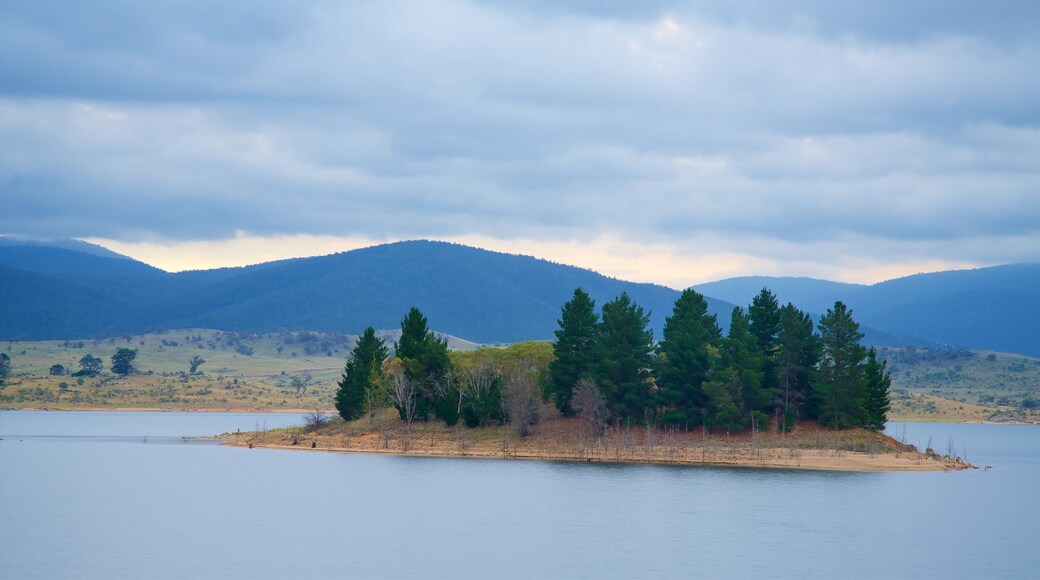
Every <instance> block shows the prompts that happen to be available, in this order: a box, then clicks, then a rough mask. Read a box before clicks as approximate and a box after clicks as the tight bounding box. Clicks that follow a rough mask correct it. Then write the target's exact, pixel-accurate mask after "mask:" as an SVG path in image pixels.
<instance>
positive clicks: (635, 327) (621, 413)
mask: <svg viewBox="0 0 1040 580" xmlns="http://www.w3.org/2000/svg"><path fill="white" fill-rule="evenodd" d="M649 324H650V317H649V316H648V315H647V314H645V313H644V312H643V308H642V307H640V306H639V305H638V304H635V303H634V302H632V300H631V299H630V298H629V297H628V294H627V293H625V292H622V293H621V296H618V297H617V298H615V299H614V300H612V301H610V302H607V303H606V304H604V305H603V322H601V323H600V330H599V332H598V333H597V335H596V348H595V353H596V376H595V380H596V382H597V383H598V384H599V386H600V389H601V390H602V391H603V398H604V400H605V401H606V403H607V408H608V409H609V410H610V412H611V414H612V415H613V416H614V417H616V418H618V419H619V420H622V421H626V422H633V421H635V422H639V421H644V420H646V418H647V413H648V412H650V411H652V404H651V403H652V401H651V396H650V382H651V369H652V368H653V365H654V358H653V348H654V346H653V345H654V337H653V331H651V330H650V329H649V328H648V326H649Z"/></svg>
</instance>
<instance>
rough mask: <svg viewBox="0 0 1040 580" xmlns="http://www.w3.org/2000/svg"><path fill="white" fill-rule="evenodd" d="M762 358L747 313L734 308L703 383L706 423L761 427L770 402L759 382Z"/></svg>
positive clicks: (721, 426)
mask: <svg viewBox="0 0 1040 580" xmlns="http://www.w3.org/2000/svg"><path fill="white" fill-rule="evenodd" d="M764 358H765V357H764V356H763V355H762V352H761V351H760V350H759V347H758V341H757V339H756V337H755V334H754V333H753V332H752V327H751V322H750V318H749V316H748V315H747V314H745V313H744V311H743V310H741V309H740V308H734V309H733V313H732V315H731V316H730V327H729V335H728V336H727V337H726V339H725V340H724V341H723V343H722V351H721V356H720V357H719V362H718V365H717V368H716V369H715V371H714V372H713V373H712V380H711V381H709V382H707V383H706V384H705V385H704V390H705V394H706V396H707V399H708V401H707V406H706V412H705V414H706V420H707V424H708V426H710V427H711V428H712V429H721V430H724V431H727V432H730V431H739V430H741V429H745V428H747V427H751V426H754V427H756V428H759V429H761V428H762V426H763V425H762V423H763V418H764V417H767V415H765V413H764V412H763V409H765V408H767V407H768V405H769V403H770V402H771V398H770V392H769V391H768V390H767V389H766V388H765V387H763V386H762V363H763V360H764Z"/></svg>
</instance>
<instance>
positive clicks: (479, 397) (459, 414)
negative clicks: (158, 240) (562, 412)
mask: <svg viewBox="0 0 1040 580" xmlns="http://www.w3.org/2000/svg"><path fill="white" fill-rule="evenodd" d="M393 351H394V352H393V356H391V355H390V353H389V349H388V348H387V346H386V343H385V342H384V341H383V340H382V339H381V338H379V337H378V336H376V331H375V329H374V328H372V327H369V328H366V329H365V331H364V332H363V333H362V335H361V336H360V337H359V338H358V341H357V343H356V345H355V347H354V349H353V351H352V352H351V354H350V357H349V359H348V360H347V363H346V366H345V368H344V371H343V375H342V377H341V380H340V381H339V388H338V389H337V391H336V410H337V411H338V412H339V415H340V416H341V417H342V418H343V419H344V420H346V421H352V420H355V419H358V418H360V417H362V416H364V415H366V414H368V415H370V416H372V415H374V414H375V413H376V412H377V411H378V410H379V409H380V408H382V407H384V406H388V405H392V406H393V407H394V408H395V409H396V410H397V412H398V415H399V416H400V418H401V420H402V421H403V422H404V423H405V424H407V425H411V424H412V423H414V422H417V421H429V420H433V419H439V420H442V421H444V422H445V424H447V425H455V424H457V423H458V422H459V421H460V420H461V421H462V422H463V423H464V424H465V425H466V426H468V427H482V426H488V425H500V424H505V423H509V424H511V425H514V426H515V427H516V430H517V433H518V434H519V435H521V436H524V435H526V434H528V433H529V431H530V426H531V425H533V424H535V423H536V422H537V421H538V415H539V406H540V403H541V401H542V390H541V386H542V384H544V383H545V375H546V371H545V369H546V368H547V366H548V360H549V358H550V357H551V352H550V348H549V345H548V344H541V345H538V344H533V343H520V344H516V345H513V346H511V347H509V348H506V349H481V350H478V351H475V352H468V353H449V352H448V344H447V342H446V341H445V340H443V339H441V338H438V337H437V336H436V335H435V334H434V332H433V331H431V330H430V329H429V325H428V322H427V319H426V317H425V316H423V314H422V312H420V311H419V309H418V308H412V309H411V310H410V311H409V312H408V314H406V315H405V317H404V319H403V320H402V321H401V336H400V338H399V339H398V341H397V343H396V344H395V345H394V349H393Z"/></svg>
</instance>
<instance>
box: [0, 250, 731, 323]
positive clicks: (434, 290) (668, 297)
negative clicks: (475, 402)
mask: <svg viewBox="0 0 1040 580" xmlns="http://www.w3.org/2000/svg"><path fill="white" fill-rule="evenodd" d="M77 254H78V255H77ZM29 255H31V256H32V258H31V259H27V258H26V256H29ZM98 260H101V261H102V262H98ZM106 260H107V261H106ZM0 264H7V265H8V266H7V267H6V268H5V269H4V271H3V272H0V275H2V276H3V281H2V282H0V337H2V338H23V339H47V338H61V339H65V338H90V337H95V336H105V335H112V334H125V333H135V332H143V331H148V330H153V329H162V328H189V327H191V328H199V327H202V328H215V329H221V330H229V331H240V332H241V331H272V330H277V329H279V328H287V329H298V328H303V329H310V330H324V331H335V332H346V333H359V332H360V331H361V330H363V329H364V328H365V327H366V326H368V325H372V326H375V327H376V328H383V329H390V328H396V327H398V326H399V325H400V321H401V318H402V317H403V316H404V314H405V313H406V312H407V311H408V309H409V308H410V307H411V306H418V307H420V308H421V309H422V310H423V312H424V313H425V314H426V315H427V316H428V317H429V320H430V324H431V326H433V327H434V328H436V329H437V330H439V331H442V332H446V333H448V334H452V335H455V336H460V337H463V338H466V339H468V340H473V341H477V342H483V343H497V342H514V341H520V340H532V339H550V338H552V336H553V330H555V328H556V320H557V318H558V317H559V314H560V308H561V306H562V305H563V303H564V302H566V301H567V300H568V299H570V297H571V294H572V292H573V291H574V288H576V287H578V286H581V287H583V288H585V289H586V291H588V293H589V294H590V295H591V296H592V297H593V298H594V299H595V300H596V302H597V304H598V305H602V304H603V303H604V302H606V301H608V300H611V299H613V298H614V297H616V296H617V295H618V294H620V293H621V292H623V291H624V292H628V293H629V295H630V296H631V297H632V298H633V299H634V300H635V301H636V302H637V303H638V304H640V305H641V306H643V308H644V309H646V310H647V311H649V312H650V313H651V325H652V326H653V327H654V329H655V332H656V335H657V336H660V329H661V327H662V326H663V324H664V318H665V316H667V315H669V314H670V313H671V310H672V306H673V304H674V302H675V299H676V298H677V297H678V295H679V293H678V292H676V291H675V290H672V289H670V288H666V287H663V286H658V285H653V284H637V283H632V282H625V281H622V280H616V279H612V278H608V277H605V276H602V275H600V274H597V273H595V272H592V271H590V270H585V269H581V268H575V267H572V266H563V265H560V264H554V263H551V262H547V261H545V260H538V259H535V258H531V257H527V256H516V255H509V254H501V253H497V252H490V251H486V250H481V249H476V248H470V247H466V246H460V245H455V244H448V243H443V242H426V241H414V242H401V243H395V244H387V245H382V246H375V247H371V248H365V249H361V250H355V251H351V252H344V253H339V254H333V255H329V256H321V257H316V258H300V259H293V260H285V261H280V262H271V263H267V264H260V265H257V266H249V267H244V268H222V269H217V270H207V271H195V272H184V273H177V274H170V273H166V272H162V271H160V270H156V269H154V268H151V267H150V266H147V265H145V264H142V263H140V262H135V261H128V260H125V259H115V258H103V257H99V256H96V255H87V254H84V253H80V252H75V251H71V250H65V249H56V248H32V247H25V246H0ZM30 270H31V271H30ZM708 302H709V308H710V310H711V311H712V312H714V313H718V314H719V322H720V323H724V324H725V323H728V321H729V312H730V310H732V308H733V305H732V304H728V303H725V302H721V301H717V300H712V299H709V301H708Z"/></svg>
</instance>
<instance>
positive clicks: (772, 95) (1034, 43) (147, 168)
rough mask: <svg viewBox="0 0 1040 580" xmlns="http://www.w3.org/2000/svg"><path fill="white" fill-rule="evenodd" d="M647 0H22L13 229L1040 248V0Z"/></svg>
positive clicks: (593, 259)
mask: <svg viewBox="0 0 1040 580" xmlns="http://www.w3.org/2000/svg"><path fill="white" fill-rule="evenodd" d="M630 4H631V3H628V2H618V3H609V2H588V3H583V2H549V1H545V2H529V3H526V4H523V5H521V3H513V4H510V7H508V8H507V7H503V6H501V5H500V3H486V4H484V3H473V2H440V1H438V2H426V1H415V2H377V3H353V2H351V3H341V2H308V3H304V2H292V3H289V2H257V1H248V2H237V3H236V2H208V1H199V2H184V1H179V2H128V1H92V2H77V3H70V2H43V1H40V0H32V1H18V2H11V1H7V0H5V1H3V2H2V3H0V194H2V198H3V203H2V207H3V212H2V215H0V233H6V234H18V235H26V236H36V237H80V238H90V239H98V240H105V241H106V242H109V243H108V245H110V246H115V249H122V250H124V251H128V252H130V253H131V254H133V255H135V256H136V257H139V258H141V259H145V260H146V261H148V260H149V259H150V258H151V261H152V262H153V263H155V262H159V263H158V264H157V265H160V266H163V267H170V268H176V267H206V266H211V265H216V264H214V263H208V262H205V261H190V260H189V261H187V262H186V261H185V260H186V258H182V259H181V260H179V261H178V260H177V259H174V258H162V257H161V256H162V255H166V254H163V252H164V251H165V252H166V253H167V254H168V253H169V252H170V251H173V250H175V249H176V248H181V249H182V250H184V253H185V255H187V254H188V253H189V252H188V250H189V249H198V248H201V247H205V248H208V250H207V252H203V253H208V254H210V255H223V256H224V257H225V262H223V263H228V262H229V261H230V262H234V261H235V260H238V259H241V260H242V261H247V262H248V261H257V260H258V259H262V258H269V257H285V256H281V255H275V256H268V255H267V254H265V253H262V252H261V253H257V252H256V251H254V252H253V253H252V254H249V253H248V252H246V251H244V250H243V248H245V247H247V246H249V244H248V243H246V241H249V240H252V242H250V243H253V247H259V245H258V244H260V245H262V242H263V241H264V240H275V241H276V243H277V244H278V245H279V246H281V247H282V248H283V249H284V250H285V251H289V250H290V249H291V250H292V251H294V252H300V253H303V254H307V253H321V252H324V251H333V250H337V249H348V248H350V247H357V246H358V245H364V244H366V243H374V242H379V241H387V240H397V239H414V238H437V239H448V240H457V241H468V242H471V243H475V244H480V245H483V246H484V247H492V248H494V249H498V250H505V251H515V252H524V253H534V254H535V255H539V256H541V257H546V258H550V259H555V260H558V261H566V262H569V263H576V264H579V265H583V266H589V267H593V268H597V269H600V270H601V271H604V273H607V274H611V275H617V276H624V277H629V278H632V279H639V280H650V281H658V282H662V283H666V284H669V285H672V286H676V287H681V286H685V285H688V284H691V283H694V282H701V281H705V280H708V279H712V278H717V277H724V276H730V275H740V274H754V273H761V274H782V275H815V276H821V277H830V278H840V279H845V280H852V281H870V280H876V279H879V278H883V277H888V276H889V275H898V274H905V273H912V272H913V271H918V270H922V269H944V268H946V267H967V266H975V265H989V264H997V263H1006V262H1017V261H1040V7H1038V6H1040V5H1038V4H1037V3H1036V2H1035V1H1023V2H965V3H952V4H951V3H948V2H939V1H934V2H933V1H922V2H913V3H906V2H895V1H893V2H862V3H856V4H857V5H856V6H853V7H850V6H847V4H849V3H836V2H829V1H822V0H821V1H803V2H784V3H776V2H766V1H762V2H751V1H743V2H741V1H737V2H723V1H719V2H677V3H671V2H657V3H653V2H651V3H637V4H638V6H636V7H632V6H630ZM908 4H909V6H908ZM962 4H963V5H965V6H960V5H962ZM781 5H782V7H781ZM330 240H332V241H331V242H330ZM337 240H338V242H337ZM290 242H291V243H290ZM337 244H338V245H337Z"/></svg>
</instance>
